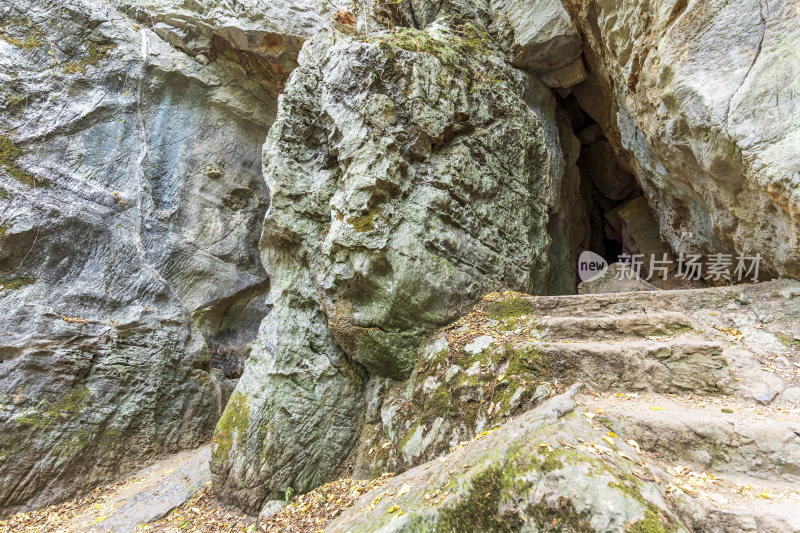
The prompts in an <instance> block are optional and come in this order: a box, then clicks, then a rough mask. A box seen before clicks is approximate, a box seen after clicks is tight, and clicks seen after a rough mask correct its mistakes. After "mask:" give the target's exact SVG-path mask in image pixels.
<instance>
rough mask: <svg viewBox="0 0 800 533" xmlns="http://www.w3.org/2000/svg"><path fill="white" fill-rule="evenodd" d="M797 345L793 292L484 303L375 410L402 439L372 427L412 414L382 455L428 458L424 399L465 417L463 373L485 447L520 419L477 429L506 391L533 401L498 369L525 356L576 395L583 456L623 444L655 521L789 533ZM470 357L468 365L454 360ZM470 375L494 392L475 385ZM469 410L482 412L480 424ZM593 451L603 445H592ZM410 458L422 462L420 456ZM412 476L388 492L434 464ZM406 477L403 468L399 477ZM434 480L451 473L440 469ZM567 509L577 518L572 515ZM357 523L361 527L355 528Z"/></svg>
mask: <svg viewBox="0 0 800 533" xmlns="http://www.w3.org/2000/svg"><path fill="white" fill-rule="evenodd" d="M476 338H478V339H479V342H476ZM799 341H800V284H798V283H796V282H789V281H774V282H768V283H761V284H755V285H749V286H735V287H721V288H714V289H702V290H680V291H657V292H647V293H622V294H599V295H579V296H557V297H529V296H523V295H518V294H509V293H506V294H502V295H490V296H489V297H488V298H487V301H486V302H484V303H483V304H481V305H480V306H478V308H476V311H475V312H473V313H472V314H471V315H469V316H468V317H466V320H462V321H461V322H460V323H457V324H456V325H455V326H454V327H453V328H451V329H450V330H446V331H445V332H444V333H443V334H441V335H440V336H438V337H437V338H435V339H434V340H433V341H431V344H430V347H429V348H428V349H427V350H423V352H424V353H427V354H429V355H427V356H423V358H422V361H421V363H420V365H419V368H418V370H417V371H416V373H415V376H414V377H412V387H411V388H410V389H408V390H412V389H413V391H414V392H413V393H411V394H410V395H408V396H405V397H403V400H398V399H393V398H392V394H389V395H387V397H386V398H385V399H384V403H383V405H384V411H383V413H384V416H383V420H382V423H383V425H384V427H390V428H391V430H392V431H393V432H394V433H398V430H397V428H398V427H402V424H401V423H398V419H397V417H395V418H394V419H392V418H388V419H387V417H386V416H385V413H387V412H389V413H394V412H396V411H398V412H403V409H408V407H407V406H408V405H412V406H415V407H417V410H416V411H414V410H413V409H412V410H410V411H409V412H413V413H414V415H413V416H418V417H419V419H418V420H416V421H415V423H416V426H415V427H414V432H415V433H414V435H411V438H410V437H409V434H410V431H411V430H410V429H409V432H407V433H405V434H404V433H403V431H399V438H395V439H394V443H395V444H397V443H398V442H399V444H397V446H398V453H399V454H400V455H401V456H402V457H405V458H406V459H408V457H409V455H410V454H409V451H408V445H407V444H406V445H405V447H403V446H404V444H403V443H405V442H411V441H414V437H417V434H419V438H418V439H416V440H417V441H418V442H422V443H423V445H428V446H429V448H428V449H433V448H435V446H431V445H430V443H431V442H433V443H435V442H436V441H437V439H439V440H441V439H445V438H447V437H448V436H451V435H452V432H453V431H457V427H456V426H457V424H455V423H450V425H448V423H447V419H448V415H447V414H442V415H440V416H439V417H438V418H434V417H433V416H431V415H429V414H428V413H429V412H430V410H429V407H428V406H429V405H431V404H433V403H435V402H434V401H433V399H437V398H438V399H439V400H438V401H441V398H442V392H443V390H447V391H449V392H450V395H451V396H450V398H451V399H450V401H449V403H448V404H447V405H446V407H445V408H444V409H442V412H443V413H448V412H451V411H457V410H461V412H463V413H466V412H467V411H468V410H469V409H468V408H466V407H464V405H465V404H458V403H457V402H456V400H455V399H456V398H457V397H458V390H460V389H459V387H461V385H459V383H460V382H459V378H458V376H459V375H461V374H462V373H464V371H463V370H462V369H472V371H471V372H470V371H466V374H470V376H471V379H472V381H471V382H470V383H472V382H475V381H476V380H478V382H479V385H480V386H482V387H483V389H482V390H483V391H487V394H488V391H491V399H490V398H489V397H484V398H483V399H481V398H480V397H477V398H475V397H474V395H473V400H474V403H473V404H471V405H473V406H474V405H475V404H479V405H478V407H477V409H478V411H479V414H478V417H477V418H478V421H479V422H478V423H479V424H480V421H481V420H485V424H484V426H482V427H481V426H480V425H479V426H478V429H486V428H492V427H497V426H498V425H499V426H500V427H499V429H498V430H497V431H498V433H499V432H509V433H511V435H513V432H512V431H511V429H509V428H511V427H512V426H514V424H518V423H519V422H515V420H523V419H525V418H526V417H530V416H531V415H530V413H525V414H520V411H514V410H513V409H512V410H511V411H509V413H508V416H509V418H507V420H511V421H510V422H507V423H505V425H502V424H503V419H498V418H497V417H494V418H493V416H492V415H493V413H496V412H497V409H496V407H495V404H499V403H500V402H501V400H498V396H499V393H498V392H497V391H498V390H499V387H500V386H501V385H503V384H505V383H507V382H509V381H514V378H517V377H519V376H521V378H520V381H521V382H522V383H523V384H524V386H527V387H529V388H533V387H536V386H537V385H539V382H537V380H536V379H535V378H536V377H537V376H531V375H529V374H525V372H526V370H524V367H525V365H524V364H522V366H521V367H520V366H519V365H518V366H517V367H514V363H513V362H511V363H509V362H508V361H503V360H502V359H498V358H499V357H500V356H501V354H507V353H508V350H509V348H508V347H509V346H513V350H515V351H519V352H521V353H534V352H535V353H537V354H540V356H541V357H542V358H543V360H546V361H549V366H548V367H547V369H548V373H549V375H550V377H552V378H554V383H552V386H553V390H555V391H558V390H563V387H564V386H568V385H570V384H573V383H582V384H584V385H585V386H584V388H583V392H581V393H580V394H577V395H575V396H574V400H575V402H576V404H577V407H576V409H575V412H576V413H578V414H579V415H583V416H584V417H585V418H588V419H589V420H590V421H591V424H592V426H593V428H594V430H595V432H596V435H597V437H595V441H596V442H597V443H599V445H600V448H601V449H602V448H603V446H604V445H605V446H606V447H608V448H614V450H615V451H618V450H619V449H621V448H619V447H616V448H615V447H614V445H613V444H609V443H612V442H613V443H619V442H620V441H624V442H626V443H634V444H635V447H636V452H630V453H626V454H625V455H624V456H625V457H631V456H633V455H635V456H636V457H635V459H633V460H634V461H635V462H636V463H637V465H639V466H641V467H642V468H643V469H644V471H645V472H646V475H645V477H647V478H648V481H651V482H652V483H653V485H654V486H656V487H658V490H659V491H660V493H661V495H662V497H663V498H664V500H663V501H664V502H666V505H667V507H665V509H666V508H668V509H671V510H672V511H674V512H675V515H676V516H677V517H678V520H679V522H680V523H681V524H683V526H684V527H686V529H687V530H695V531H719V532H733V531H774V532H779V531H780V532H785V531H800V394H798V393H799V392H800V388H798V385H800V352H798V347H799V346H800V342H799ZM443 346H449V350H450V352H449V355H448V357H447V361H446V362H443V361H442V360H441V359H437V358H436V356H433V355H430V354H432V353H434V352H436V351H437V350H441V349H442V347H443ZM474 346H477V348H473V347H474ZM484 346H486V347H487V348H486V349H485V350H483V351H482V352H480V353H478V352H477V350H480V349H481V348H482V347H484ZM470 350H471V351H472V352H474V353H475V354H474V355H472V356H470V355H469V353H471V352H470ZM437 353H441V352H437ZM476 361H477V362H476ZM519 368H523V370H519ZM481 370H486V372H487V375H489V376H490V377H494V379H495V381H494V382H493V383H492V382H490V381H484V382H480V381H479V378H480V377H481V374H480V373H479V371H481ZM492 373H494V376H492ZM514 373H516V374H519V376H517V375H512V374H514ZM538 377H541V376H538ZM537 390H539V389H537ZM480 393H481V392H480V389H479V393H478V396H480ZM400 396H402V394H399V396H398V397H400ZM516 396H519V394H518V393H517V394H515V397H516ZM462 397H463V395H462ZM502 401H505V400H502ZM403 402H405V403H403ZM420 406H422V407H420ZM473 408H474V407H473ZM537 409H539V408H536V409H534V410H533V411H532V412H535V411H536V410H537ZM482 410H486V412H487V415H486V416H485V417H483V415H481V414H480V412H482ZM523 410H524V409H523ZM451 418H452V415H451ZM441 419H444V420H445V422H444V423H442V422H441ZM406 427H409V428H411V427H412V425H407V426H406ZM442 428H446V430H444V431H443V430H442ZM562 431H563V430H562ZM574 431H578V430H577V429H575V430H574ZM581 431H583V430H581ZM476 432H477V431H476ZM566 434H570V435H571V433H569V432H567V433H566ZM604 435H605V436H604ZM608 435H613V437H608ZM509 438H513V437H509ZM603 438H605V439H606V440H608V443H606V442H603V441H602V440H598V439H603ZM390 440H392V439H391V436H390ZM566 441H569V439H566ZM578 441H580V442H583V441H582V440H581V439H578ZM375 444H376V448H380V447H381V445H380V443H378V442H377V441H376V442H375ZM562 444H565V445H566V444H567V442H563V443H562ZM387 446H388V445H387V444H385V443H384V444H383V445H382V447H383V448H387ZM466 446H467V447H468V448H469V447H471V446H473V444H467V445H466ZM475 446H477V444H475ZM549 446H550V445H548V447H549ZM553 446H558V444H554V445H553ZM455 453H456V452H451V454H450V455H446V456H444V457H440V459H438V461H446V462H447V463H448V464H449V463H450V462H451V461H457V459H456V458H455V456H453V458H451V455H452V454H455ZM467 453H473V452H467ZM474 453H477V452H474ZM419 457H420V458H424V459H425V460H428V459H431V458H432V457H431V455H430V454H428V455H426V454H425V453H421V454H419ZM497 460H498V461H499V459H497ZM477 462H478V463H480V461H477ZM420 463H422V466H420V467H417V468H414V469H412V470H410V471H408V472H407V473H405V474H403V475H401V476H400V477H399V478H398V479H397V480H396V482H394V483H397V484H401V483H402V480H403V479H405V478H404V476H408V480H411V481H413V480H414V479H424V477H419V474H412V472H416V470H417V469H418V468H431V465H436V463H437V462H436V461H431V462H429V463H424V462H423V461H421V460H418V461H417V462H416V464H420ZM413 464H415V463H414V462H413V460H412V462H411V464H406V467H409V466H413ZM433 468H434V469H436V466H433ZM448 468H450V471H451V472H452V471H453V467H452V465H451V466H448ZM403 469H405V468H401V470H403ZM530 475H532V474H529V477H530ZM564 475H567V474H564ZM415 476H417V477H415ZM575 482H576V483H579V482H580V481H578V480H576V481H575ZM409 483H410V481H409ZM542 483H545V485H546V482H542ZM472 485H474V483H472ZM472 485H471V484H470V482H464V483H462V484H461V485H460V491H457V492H458V494H460V496H458V497H457V498H456V500H455V501H456V502H457V503H455V504H452V505H451V507H450V508H451V509H452V508H453V505H455V506H456V508H459V509H461V507H459V506H462V504H463V501H465V499H466V500H469V495H470V491H471V490H473V489H474V487H472ZM411 486H412V487H413V486H414V485H413V483H412V484H411ZM412 492H413V489H412ZM373 496H374V495H373ZM365 498H369V495H367V496H365ZM459 498H460V499H459ZM517 499H519V498H517ZM571 501H573V503H575V505H576V506H577V505H578V503H577V500H571ZM458 502H460V503H458ZM387 505H389V504H387ZM406 505H409V506H412V507H413V506H414V505H415V504H414V503H413V502H409V503H407V504H406ZM581 505H584V506H585V505H588V504H586V503H585V502H583V503H582V504H581ZM398 506H399V507H400V508H402V505H399V503H398ZM356 507H358V505H357V506H356ZM372 507H375V506H374V505H373V506H372ZM378 507H380V506H378ZM426 509H427V508H416V509H414V510H413V511H410V512H412V514H414V516H415V518H414V520H418V521H419V520H422V521H425V520H428V521H432V522H431V523H437V524H438V523H439V521H440V520H441V516H444V515H446V516H449V515H448V514H447V512H444V515H442V513H438V512H434V513H433V514H431V511H430V510H426ZM593 509H594V508H593ZM595 510H596V509H595ZM362 511H363V510H362ZM373 512H374V511H373ZM519 512H520V513H522V514H525V512H526V511H524V510H522V511H519ZM537 512H539V511H537ZM664 512H665V513H666V511H664ZM357 513H358V511H357V510H355V511H353V512H351V513H349V514H348V516H347V517H345V519H344V520H343V521H341V523H342V524H349V525H348V526H347V527H348V528H349V527H350V525H352V524H355V523H359V522H361V521H362V519H358V520H356V519H355V518H356V516H357ZM535 514H536V513H534V515H535ZM601 514H602V513H601ZM367 515H369V513H367ZM592 516H594V518H593V520H595V522H593V524H594V523H600V522H597V520H599V519H598V518H597V516H598V515H597V514H595V515H592ZM664 516H666V515H664ZM617 518H619V517H617ZM363 520H365V521H366V522H364V523H369V522H370V520H371V518H369V516H366V517H364V518H363ZM610 523H613V521H612V522H610ZM643 523H644V522H642V523H640V524H639V525H642V524H643ZM398 524H399V522H398ZM651 525H652V524H651ZM338 527H339V526H336V527H334V528H333V529H334V530H339V529H337V528H338ZM593 527H594V526H593ZM340 529H342V528H340ZM344 529H347V528H344ZM344 529H342V530H344ZM357 530H359V529H354V530H353V531H357ZM397 530H398V531H401V530H403V529H402V528H400V529H397ZM612 530H613V528H612ZM665 530H669V529H668V528H666V529H665ZM654 531H661V529H654Z"/></svg>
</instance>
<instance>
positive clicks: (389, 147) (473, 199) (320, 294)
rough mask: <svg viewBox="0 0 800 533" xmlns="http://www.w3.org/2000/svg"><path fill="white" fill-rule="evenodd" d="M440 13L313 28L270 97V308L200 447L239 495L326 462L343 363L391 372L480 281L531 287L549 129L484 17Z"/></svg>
mask: <svg viewBox="0 0 800 533" xmlns="http://www.w3.org/2000/svg"><path fill="white" fill-rule="evenodd" d="M449 21H450V19H449V18H447V17H444V18H440V19H439V22H436V23H433V24H431V25H429V26H428V27H427V28H426V29H425V31H419V30H414V29H410V28H406V29H397V30H396V31H394V32H385V33H382V34H379V35H373V36H372V37H371V38H370V39H369V40H368V41H366V40H364V39H362V38H358V37H349V36H346V35H342V34H337V35H335V37H334V39H333V40H331V39H330V38H328V37H326V38H325V39H315V40H314V41H312V42H309V43H308V44H307V46H306V48H305V49H304V52H303V55H302V56H301V61H300V67H298V69H297V70H296V71H295V72H294V73H293V74H292V76H291V78H290V81H289V83H288V85H287V89H286V92H285V94H284V95H283V96H282V97H281V100H280V105H279V110H278V117H277V120H276V122H275V125H274V126H273V127H272V129H271V130H270V133H269V136H268V138H267V143H266V145H265V147H264V175H265V179H266V180H267V184H268V186H269V189H270V192H271V194H272V203H271V206H270V209H269V211H268V213H267V216H266V220H265V223H264V232H263V236H262V240H261V247H262V251H263V257H264V263H265V265H266V266H267V269H268V270H269V272H270V275H271V289H270V296H269V299H270V301H271V303H272V305H273V308H272V311H271V312H270V314H269V315H268V317H267V318H266V319H265V321H264V322H263V324H262V329H261V331H260V334H259V337H258V341H257V343H256V346H255V348H254V350H253V353H252V355H251V358H250V359H249V360H248V362H247V365H246V367H245V372H244V376H243V377H242V380H241V381H240V382H239V385H238V387H237V390H236V392H235V393H234V395H235V397H236V395H240V396H239V399H240V400H239V401H240V403H239V404H237V411H235V412H234V410H233V408H232V407H231V406H229V407H228V409H227V410H226V414H225V415H223V420H225V419H226V417H228V416H230V417H231V419H232V420H233V419H234V418H235V419H236V420H237V421H238V422H237V423H233V424H231V425H230V427H224V425H223V424H222V423H221V424H220V427H219V428H218V431H217V434H216V436H215V447H214V449H213V451H212V471H213V472H214V476H215V486H216V487H217V490H218V491H220V492H222V494H223V495H224V496H225V497H226V498H228V499H230V500H232V501H234V502H235V503H236V504H237V505H240V506H241V507H243V508H245V509H250V510H257V509H258V508H259V506H260V505H261V504H262V503H263V501H265V500H267V499H276V498H280V497H281V495H282V494H283V493H284V491H285V490H286V489H287V488H289V487H291V488H292V489H294V490H296V491H306V490H309V489H310V488H313V487H314V486H315V485H318V484H320V483H321V482H324V481H326V480H327V478H330V477H332V476H333V475H335V474H336V473H337V468H338V467H339V466H340V465H341V464H342V461H343V460H344V458H345V457H346V456H347V454H348V453H349V452H350V449H351V448H352V446H353V445H354V443H355V440H356V437H357V435H358V429H359V428H358V425H359V423H360V417H361V415H362V413H363V410H364V399H363V397H362V395H361V394H360V393H361V391H362V385H363V381H364V379H365V377H366V376H365V374H364V373H363V371H362V370H360V369H362V368H363V369H366V371H367V372H368V373H369V374H371V375H373V376H383V377H391V378H396V379H399V378H404V377H406V376H408V374H409V372H410V371H411V369H412V368H413V367H414V364H415V360H416V348H417V345H418V344H419V342H421V341H422V340H423V339H424V337H425V335H426V334H427V333H429V332H430V331H432V330H434V329H436V328H438V327H440V326H442V325H444V324H446V323H448V322H449V321H451V320H453V319H454V318H455V317H456V316H457V315H458V313H459V312H461V311H463V310H464V306H465V305H469V304H470V303H471V302H474V301H476V300H478V299H480V296H481V294H482V293H484V292H486V291H487V290H489V288H490V287H497V286H505V287H509V288H516V289H521V288H525V290H533V291H542V290H544V287H545V280H546V278H547V274H548V271H547V255H548V247H549V238H548V236H547V228H546V226H547V222H548V207H549V206H550V205H552V202H553V199H554V192H553V190H554V185H557V184H554V178H553V175H554V173H555V172H556V168H555V165H554V161H556V160H557V159H559V158H560V157H561V154H560V151H558V144H557V143H558V142H559V141H558V134H557V132H556V131H555V128H553V131H550V132H546V131H545V126H544V125H543V124H542V123H541V122H540V119H539V118H538V117H539V115H537V113H536V112H535V111H534V110H533V109H532V107H529V106H528V104H527V103H526V98H525V92H524V89H523V81H524V79H525V76H523V75H522V74H521V73H520V72H518V71H516V70H515V69H513V68H511V67H509V66H508V65H507V64H506V63H505V62H504V61H503V58H502V54H501V52H500V51H499V50H497V49H495V48H493V47H492V45H491V44H490V42H489V39H488V34H487V33H486V31H485V29H484V28H483V27H481V26H479V25H476V24H468V25H466V26H460V27H459V29H458V30H455V29H453V27H451V26H449ZM541 90H542V91H544V93H545V94H546V89H544V88H542V89H541ZM539 98H540V99H542V98H543V95H542V96H540V97H539ZM551 98H552V96H551ZM549 139H551V140H552V143H549V142H548V141H549ZM553 143H555V144H553ZM551 150H552V151H553V152H551ZM558 164H559V165H560V166H559V167H558V172H561V173H563V161H561V162H559V163H558Z"/></svg>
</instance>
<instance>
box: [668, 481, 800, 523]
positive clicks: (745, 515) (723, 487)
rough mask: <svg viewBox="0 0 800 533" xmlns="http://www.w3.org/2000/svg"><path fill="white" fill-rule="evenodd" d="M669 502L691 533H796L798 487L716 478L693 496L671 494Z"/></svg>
mask: <svg viewBox="0 0 800 533" xmlns="http://www.w3.org/2000/svg"><path fill="white" fill-rule="evenodd" d="M672 495H673V502H674V504H675V508H676V510H677V511H678V513H679V514H680V515H681V516H682V517H683V519H684V522H685V523H687V525H690V526H691V527H692V528H693V529H694V530H695V531H713V532H719V533H740V532H744V531H746V532H753V533H756V532H757V533H798V532H800V487H798V486H797V484H791V483H780V482H764V481H763V480H760V479H756V478H750V477H746V476H736V477H730V476H721V477H717V478H716V479H715V480H714V482H713V483H711V484H710V485H709V486H708V487H703V488H699V489H695V491H694V492H693V493H686V492H683V491H680V490H679V491H675V492H673V493H672Z"/></svg>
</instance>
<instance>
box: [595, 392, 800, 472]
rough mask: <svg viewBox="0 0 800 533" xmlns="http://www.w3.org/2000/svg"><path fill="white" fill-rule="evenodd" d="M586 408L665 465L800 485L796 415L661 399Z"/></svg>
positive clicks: (733, 404) (737, 405) (799, 436)
mask: <svg viewBox="0 0 800 533" xmlns="http://www.w3.org/2000/svg"><path fill="white" fill-rule="evenodd" d="M698 404H699V405H705V407H701V406H699V405H698ZM587 405H592V406H594V407H596V408H599V409H600V410H601V411H602V412H603V413H604V415H603V416H604V417H605V418H604V420H607V421H609V424H611V425H612V427H611V428H609V429H611V430H612V431H614V432H615V433H617V434H618V435H620V436H622V437H623V438H629V439H634V440H635V441H637V442H638V443H639V445H640V446H641V448H642V449H643V450H645V451H648V452H651V453H655V454H656V455H658V456H659V457H661V458H663V459H664V460H666V461H669V462H672V463H680V464H685V465H688V466H692V467H693V468H696V469H701V470H705V471H708V472H712V473H716V474H730V475H746V476H750V477H752V478H759V479H764V480H770V481H774V480H782V481H785V482H791V483H796V482H800V416H798V415H790V414H786V413H785V412H781V411H777V410H767V409H764V410H760V409H759V408H758V407H755V406H752V405H749V404H742V403H736V402H730V401H719V402H717V401H713V402H704V401H702V400H700V401H695V402H689V401H680V400H673V399H670V398H666V397H663V396H662V397H658V396H652V397H646V398H642V399H632V400H631V399H628V400H620V399H618V398H609V399H607V400H605V401H596V402H591V403H590V404H587ZM759 413H762V414H759ZM798 488H800V485H798Z"/></svg>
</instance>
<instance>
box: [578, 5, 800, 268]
mask: <svg viewBox="0 0 800 533" xmlns="http://www.w3.org/2000/svg"><path fill="white" fill-rule="evenodd" d="M564 4H565V5H566V6H567V9H568V11H569V12H570V13H571V14H572V15H573V17H574V20H575V21H576V23H577V24H578V26H579V27H580V28H581V33H582V35H583V38H584V43H585V46H584V52H585V63H586V66H587V70H588V79H587V81H586V82H585V83H583V84H581V85H579V86H577V87H575V88H574V94H575V95H576V97H577V98H578V101H579V102H580V103H581V105H582V106H583V107H584V109H586V110H587V111H588V112H589V113H590V114H591V115H592V117H593V118H594V119H595V120H597V121H598V122H599V123H600V124H601V125H602V127H603V129H604V131H605V132H606V135H607V136H608V137H609V140H611V141H612V143H614V144H615V149H616V151H617V154H618V156H619V157H620V158H622V159H623V160H625V161H627V164H628V166H629V167H630V168H631V169H633V171H634V173H635V174H636V176H637V178H638V180H639V182H640V184H641V186H642V188H643V189H644V191H645V194H646V195H647V198H648V201H649V203H650V206H651V207H652V209H653V211H654V213H656V216H657V218H658V221H659V227H660V230H661V234H662V236H663V238H664V239H665V240H666V241H667V242H668V244H669V245H670V246H671V247H672V248H673V250H674V251H676V252H684V253H704V254H709V253H747V254H755V253H760V254H761V255H762V256H763V259H764V265H763V266H764V269H765V270H766V271H769V272H771V273H772V274H776V275H782V276H791V277H797V276H798V275H800V261H798V259H799V258H800V241H799V240H798V239H799V238H800V237H798V236H800V231H798V230H800V226H799V224H800V211H799V209H800V196H799V195H800V192H798V191H800V189H798V183H800V118H799V117H800V99H798V97H797V96H798V93H800V77H798V75H797V73H798V63H797V57H798V55H800V29H799V28H800V9H798V6H797V2H792V1H788V0H787V1H777V2H762V1H760V0H745V1H733V0H714V1H709V2H698V1H688V0H635V1H629V2H616V1H606V0H589V1H584V0H564Z"/></svg>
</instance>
